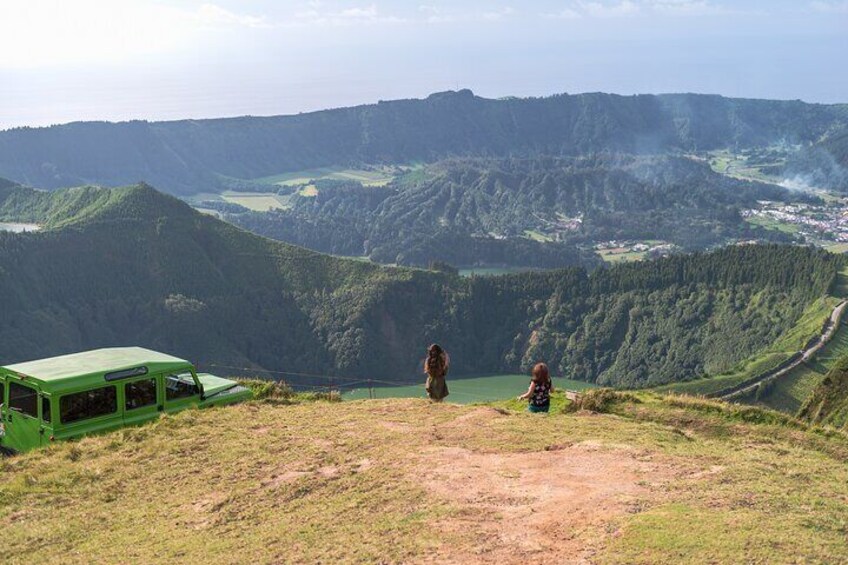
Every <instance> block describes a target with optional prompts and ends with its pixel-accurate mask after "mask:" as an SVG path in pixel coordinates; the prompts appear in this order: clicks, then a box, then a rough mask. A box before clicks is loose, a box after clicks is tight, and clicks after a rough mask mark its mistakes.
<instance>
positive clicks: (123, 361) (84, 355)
mask: <svg viewBox="0 0 848 565" xmlns="http://www.w3.org/2000/svg"><path fill="white" fill-rule="evenodd" d="M142 365H143V366H145V367H147V370H148V372H149V373H157V372H159V371H167V370H170V369H176V368H184V367H185V366H186V365H191V363H189V362H188V361H186V360H184V359H179V358H178V357H173V356H171V355H167V354H165V353H159V352H158V351H152V350H150V349H145V348H143V347H111V348H106V349H95V350H92V351H83V352H80V353H71V354H70V355H60V356H58V357H50V358H47V359H37V360H34V361H27V362H24V363H16V364H15V365H6V366H5V367H3V368H4V369H7V370H9V371H12V372H15V373H18V374H22V375H26V376H27V377H30V378H32V379H35V380H38V381H41V382H43V383H56V384H59V383H64V384H70V381H76V380H79V379H82V378H84V377H101V376H102V375H103V374H104V373H111V372H113V371H120V370H123V369H133V368H135V367H140V366H142Z"/></svg>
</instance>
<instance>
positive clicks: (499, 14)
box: [483, 6, 515, 22]
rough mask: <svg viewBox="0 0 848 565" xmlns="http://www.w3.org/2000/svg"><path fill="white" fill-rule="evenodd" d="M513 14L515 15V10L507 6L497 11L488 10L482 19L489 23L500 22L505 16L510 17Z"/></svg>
mask: <svg viewBox="0 0 848 565" xmlns="http://www.w3.org/2000/svg"><path fill="white" fill-rule="evenodd" d="M513 13H515V10H513V9H512V8H510V7H509V6H507V7H504V8H501V9H499V10H490V11H488V12H483V19H484V20H487V21H490V22H495V21H499V20H502V19H504V18H506V17H507V16H510V15H512V14H513Z"/></svg>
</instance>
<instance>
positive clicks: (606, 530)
mask: <svg viewBox="0 0 848 565" xmlns="http://www.w3.org/2000/svg"><path fill="white" fill-rule="evenodd" d="M638 455H639V454H638V452H637V451H635V450H633V449H630V448H629V447H627V446H612V447H610V446H601V445H599V444H595V443H591V442H585V443H582V444H577V445H573V446H567V445H563V446H560V445H558V446H556V448H555V449H551V450H545V451H539V452H528V453H508V454H503V453H480V452H474V451H470V450H467V449H462V448H455V447H450V448H433V449H430V450H428V451H426V452H424V453H423V454H422V455H421V456H420V458H419V459H418V461H417V465H416V466H417V470H416V472H417V473H419V474H420V475H419V476H420V477H423V478H424V480H425V481H426V483H427V485H428V488H429V489H430V491H431V492H432V493H433V494H434V495H436V496H438V497H441V498H444V499H447V500H448V501H449V502H450V504H451V505H452V506H453V507H454V508H455V509H456V512H455V513H454V514H453V516H452V517H450V518H448V519H446V520H443V521H441V522H440V523H438V524H435V525H434V528H435V529H436V530H437V531H444V532H454V533H465V534H467V533H469V532H473V533H474V534H475V537H476V542H475V543H474V544H473V545H472V546H471V547H467V548H466V547H463V548H462V549H457V548H451V547H443V548H442V549H441V550H440V552H439V553H438V554H437V555H435V556H433V558H432V561H434V562H463V563H528V562H530V563H533V562H543V561H544V562H545V563H589V562H591V560H592V556H593V555H595V553H596V552H597V551H598V549H600V548H601V547H603V546H604V544H605V542H606V541H609V539H610V538H611V537H614V536H617V535H619V530H618V523H619V521H620V519H622V518H624V517H626V516H627V515H628V514H632V513H634V512H641V511H643V510H645V509H646V508H648V507H650V506H651V505H653V504H655V503H657V502H660V499H661V498H662V497H663V496H664V495H663V494H662V492H661V490H662V489H660V488H658V487H659V486H661V484H662V483H663V482H665V481H666V480H669V479H670V478H672V477H673V476H674V469H673V468H672V467H671V465H670V464H666V463H658V462H656V461H654V460H652V461H645V460H640V459H639V457H638ZM463 545H464V544H463Z"/></svg>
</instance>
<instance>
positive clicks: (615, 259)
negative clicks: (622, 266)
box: [597, 250, 647, 263]
mask: <svg viewBox="0 0 848 565" xmlns="http://www.w3.org/2000/svg"><path fill="white" fill-rule="evenodd" d="M597 254H598V255H600V256H601V259H603V260H604V261H606V262H607V263H628V262H631V261H641V260H642V259H644V258H645V255H647V253H646V252H644V251H627V252H625V253H610V252H609V251H606V250H603V251H598V252H597Z"/></svg>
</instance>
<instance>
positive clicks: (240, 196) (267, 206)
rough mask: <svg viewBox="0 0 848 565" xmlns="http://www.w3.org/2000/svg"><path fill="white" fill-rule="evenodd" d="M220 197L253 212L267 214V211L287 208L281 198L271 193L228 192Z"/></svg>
mask: <svg viewBox="0 0 848 565" xmlns="http://www.w3.org/2000/svg"><path fill="white" fill-rule="evenodd" d="M221 197H222V198H223V199H224V200H225V201H227V202H232V203H233V204H238V205H239V206H244V207H245V208H247V209H248V210H253V211H254V212H268V211H269V210H285V209H286V208H288V205H287V204H286V203H284V202H283V201H282V199H281V197H279V196H277V195H276V194H274V193H273V192H233V191H231V190H228V191H226V192H224V193H222V194H221Z"/></svg>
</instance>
